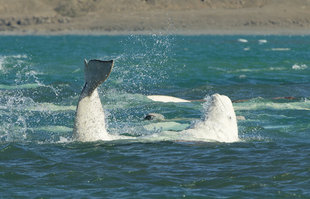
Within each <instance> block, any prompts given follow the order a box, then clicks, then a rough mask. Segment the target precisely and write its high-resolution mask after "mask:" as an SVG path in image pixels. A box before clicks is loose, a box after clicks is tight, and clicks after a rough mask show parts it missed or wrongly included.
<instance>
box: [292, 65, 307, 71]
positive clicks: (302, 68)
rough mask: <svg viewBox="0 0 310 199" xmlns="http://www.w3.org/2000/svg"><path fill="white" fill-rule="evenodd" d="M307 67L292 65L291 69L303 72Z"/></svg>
mask: <svg viewBox="0 0 310 199" xmlns="http://www.w3.org/2000/svg"><path fill="white" fill-rule="evenodd" d="M307 68H308V66H307V65H306V64H301V65H298V64H294V65H293V66H292V69H294V70H304V69H307Z"/></svg>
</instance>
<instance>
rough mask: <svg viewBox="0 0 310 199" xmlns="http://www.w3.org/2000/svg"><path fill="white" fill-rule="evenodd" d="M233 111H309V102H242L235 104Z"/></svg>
mask: <svg viewBox="0 0 310 199" xmlns="http://www.w3.org/2000/svg"><path fill="white" fill-rule="evenodd" d="M234 108H235V110H238V111H240V110H262V109H270V110H310V101H308V100H305V101H303V102H288V103H275V102H251V101H250V102H243V103H235V104H234Z"/></svg>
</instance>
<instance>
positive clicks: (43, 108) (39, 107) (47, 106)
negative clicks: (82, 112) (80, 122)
mask: <svg viewBox="0 0 310 199" xmlns="http://www.w3.org/2000/svg"><path fill="white" fill-rule="evenodd" d="M25 109H26V110H28V111H39V112H48V111H52V112H58V111H75V110H76V106H64V105H55V104H52V103H40V104H36V105H34V106H29V107H27V108H25Z"/></svg>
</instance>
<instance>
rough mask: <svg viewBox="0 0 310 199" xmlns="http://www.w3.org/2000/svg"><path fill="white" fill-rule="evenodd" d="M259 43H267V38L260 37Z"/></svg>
mask: <svg viewBox="0 0 310 199" xmlns="http://www.w3.org/2000/svg"><path fill="white" fill-rule="evenodd" d="M258 43H259V44H265V43H267V40H266V39H260V40H258Z"/></svg>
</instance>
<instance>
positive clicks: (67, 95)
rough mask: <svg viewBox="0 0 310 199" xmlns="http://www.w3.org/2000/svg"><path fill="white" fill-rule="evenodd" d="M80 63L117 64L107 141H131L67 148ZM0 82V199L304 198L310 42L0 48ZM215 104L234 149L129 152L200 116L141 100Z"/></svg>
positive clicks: (155, 147) (120, 41) (134, 39)
mask: <svg viewBox="0 0 310 199" xmlns="http://www.w3.org/2000/svg"><path fill="white" fill-rule="evenodd" d="M240 39H242V40H240ZM244 40H246V41H247V42H245V41H244ZM259 40H264V41H259ZM84 58H86V59H104V60H108V59H114V60H115V66H114V69H113V71H112V73H111V75H110V77H109V79H108V80H107V81H106V82H105V83H104V84H103V85H102V86H101V87H100V88H99V93H100V97H101V101H102V104H103V107H104V109H105V111H106V115H107V129H108V131H109V132H110V133H111V134H116V135H127V136H131V137H136V138H138V139H136V140H135V141H130V140H115V141H109V142H104V141H98V142H91V143H82V142H77V141H74V140H72V128H73V125H74V114H75V108H76V105H77V102H78V97H79V94H80V92H81V89H82V87H83V83H84V73H83V60H84ZM0 77H1V78H0V185H1V186H0V198H22V197H25V198H55V197H56V198H57V197H59V198H182V197H186V198H249V197H250V198H309V196H310V188H309V187H310V177H309V176H310V158H309V157H310V148H309V146H310V130H309V129H310V100H309V99H310V98H309V97H310V89H309V88H310V78H309V77H310V37H309V36H291V37H290V36H171V35H170V36H160V35H150V36H1V37H0ZM214 93H220V94H224V95H227V96H229V97H230V98H231V99H232V100H233V101H236V102H234V103H233V105H234V108H235V111H236V114H237V115H238V116H243V117H244V118H245V120H239V121H238V127H239V137H240V138H241V140H242V141H240V142H235V143H220V142H187V141H186V140H175V141H166V140H164V139H163V140H156V141H155V140H154V141H150V140H148V141H144V140H142V139H141V140H139V137H142V136H147V135H156V134H157V133H159V132H160V131H163V130H174V131H179V130H182V129H184V128H186V127H187V126H190V125H191V124H193V123H194V122H195V121H197V120H199V119H200V118H201V117H202V116H203V114H204V109H203V104H202V102H193V103H181V104H176V103H161V102H153V101H151V100H149V99H148V98H147V97H146V96H147V95H155V94H156V95H158V94H160V95H169V96H175V97H179V98H183V99H190V100H192V99H203V98H205V97H206V96H209V95H212V94H214ZM278 97H292V98H291V99H278ZM237 100H245V101H237ZM150 112H155V113H161V114H163V115H164V116H165V118H166V120H165V121H164V122H161V123H158V122H156V121H144V120H143V117H144V116H145V115H146V114H147V113H150ZM170 124H173V125H170ZM150 126H152V128H147V127H150Z"/></svg>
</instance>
